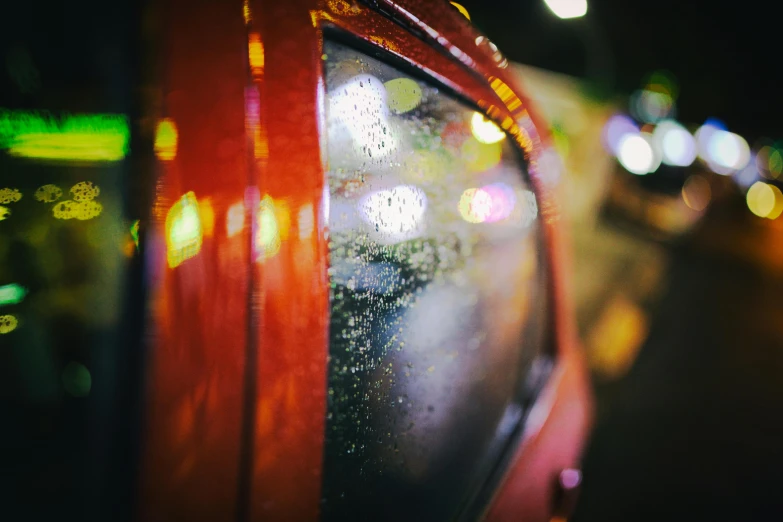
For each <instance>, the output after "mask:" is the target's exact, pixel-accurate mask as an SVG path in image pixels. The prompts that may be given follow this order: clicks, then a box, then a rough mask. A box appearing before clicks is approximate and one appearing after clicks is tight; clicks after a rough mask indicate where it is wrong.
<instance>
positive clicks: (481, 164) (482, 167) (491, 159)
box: [460, 137, 503, 172]
mask: <svg viewBox="0 0 783 522" xmlns="http://www.w3.org/2000/svg"><path fill="white" fill-rule="evenodd" d="M460 152H461V153H462V159H463V160H464V161H465V164H466V165H467V166H468V168H469V169H470V170H472V171H473V172H484V171H486V170H489V169H491V168H492V167H494V166H495V165H497V164H498V163H500V158H501V156H502V155H503V148H502V146H501V144H500V143H499V142H496V143H481V142H480V141H478V140H477V139H476V138H473V137H471V138H468V139H467V140H465V143H463V144H462V148H461V150H460Z"/></svg>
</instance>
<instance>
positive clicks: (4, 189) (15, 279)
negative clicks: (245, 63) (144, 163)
mask: <svg viewBox="0 0 783 522" xmlns="http://www.w3.org/2000/svg"><path fill="white" fill-rule="evenodd" d="M3 9H4V15H3V16H2V17H0V18H2V19H3V20H2V22H0V26H2V30H0V419H2V424H3V428H2V430H0V460H1V461H2V466H1V467H2V469H3V472H2V473H0V489H2V491H3V494H2V498H3V500H4V501H3V505H4V511H5V512H6V513H11V515H10V518H12V519H13V518H24V519H28V520H43V519H54V518H67V519H71V518H78V519H80V520H98V519H102V520H107V519H112V520H117V518H114V517H112V516H110V515H108V514H107V512H106V511H104V510H103V508H105V507H107V506H109V505H111V504H112V503H117V502H119V501H120V499H125V498H126V497H124V495H125V494H124V493H121V491H122V490H123V489H124V490H127V485H128V484H130V478H129V477H130V474H125V473H123V472H124V471H125V470H126V469H130V468H131V467H132V465H133V464H132V462H131V461H130V459H132V458H133V457H132V452H131V451H129V449H130V448H131V445H132V442H131V437H132V430H131V429H129V422H130V421H129V419H130V418H131V416H132V412H131V410H132V405H133V401H132V400H131V397H132V395H133V394H132V393H131V389H132V385H131V383H133V382H134V381H138V379H136V373H135V368H136V364H135V361H136V357H137V351H133V350H131V349H130V348H131V347H130V346H129V345H130V344H131V343H130V340H131V339H133V338H136V336H135V335H134V334H133V332H132V331H129V330H127V329H126V328H124V326H123V325H125V326H127V320H128V319H129V317H130V316H129V308H128V307H127V306H126V305H125V304H126V297H127V295H128V293H129V292H130V293H134V292H135V291H136V288H138V286H140V285H139V284H138V283H137V284H136V285H132V286H131V287H130V288H128V287H127V286H126V285H127V283H128V276H129V274H130V266H131V264H132V263H133V262H134V259H136V253H137V245H136V244H135V242H134V240H133V238H134V234H133V232H132V227H133V225H134V220H135V218H134V217H133V216H131V215H130V213H129V212H127V210H126V209H127V201H128V194H127V188H128V186H129V184H128V176H129V168H128V167H129V165H128V161H129V160H128V158H129V152H130V141H131V140H130V134H131V131H130V123H129V122H130V116H129V113H130V110H131V103H130V100H131V98H132V93H133V91H132V89H133V86H132V84H131V81H130V80H131V74H130V72H129V68H130V66H129V64H130V63H132V61H133V60H132V57H131V54H130V52H131V51H130V38H129V37H128V33H129V32H130V24H131V22H130V20H131V19H132V18H133V16H132V9H131V6H130V4H129V3H127V2H124V1H120V2H116V3H113V4H112V5H111V6H108V5H104V4H102V3H100V4H99V3H98V2H96V1H93V0H87V1H84V2H76V3H69V4H66V3H62V2H51V1H48V0H44V1H43V2H40V3H38V4H36V5H34V6H33V5H31V4H29V5H28V4H23V3H22V4H13V5H7V6H4V8H3ZM138 326H139V325H138V324H136V325H135V328H136V329H138ZM133 348H137V347H133ZM118 448H121V449H120V450H118ZM118 455H119V457H118ZM126 456H127V459H128V460H126ZM126 479H127V482H125V481H126ZM119 482H122V485H118V484H119ZM115 486H116V487H115ZM118 492H120V493H118ZM115 493H118V494H119V495H120V496H114V495H115ZM22 510H23V513H24V515H20V514H19V513H20V512H22ZM112 512H113V511H112ZM123 516H125V515H123ZM121 518H122V517H120V519H121Z"/></svg>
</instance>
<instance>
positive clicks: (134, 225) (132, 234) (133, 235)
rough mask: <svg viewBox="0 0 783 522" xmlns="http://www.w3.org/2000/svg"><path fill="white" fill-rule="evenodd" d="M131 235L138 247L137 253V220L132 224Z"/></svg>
mask: <svg viewBox="0 0 783 522" xmlns="http://www.w3.org/2000/svg"><path fill="white" fill-rule="evenodd" d="M130 235H131V238H132V239H133V243H134V244H135V245H136V252H138V251H139V220H138V219H137V220H136V221H134V222H133V223H132V224H131V227H130Z"/></svg>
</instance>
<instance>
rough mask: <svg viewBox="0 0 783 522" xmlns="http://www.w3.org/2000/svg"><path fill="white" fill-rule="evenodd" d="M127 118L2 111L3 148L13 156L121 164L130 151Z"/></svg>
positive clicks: (0, 127) (1, 132)
mask: <svg viewBox="0 0 783 522" xmlns="http://www.w3.org/2000/svg"><path fill="white" fill-rule="evenodd" d="M129 136H130V131H129V130H128V122H127V118H125V117H124V116H119V115H111V114H105V115H65V116H63V117H62V118H61V119H58V118H55V117H53V116H52V115H51V114H49V113H45V112H28V111H5V110H0V148H8V153H9V154H10V155H12V156H19V157H25V158H36V159H51V160H73V161H86V162H102V161H118V160H121V159H122V158H124V157H125V155H126V154H127V152H128V141H129Z"/></svg>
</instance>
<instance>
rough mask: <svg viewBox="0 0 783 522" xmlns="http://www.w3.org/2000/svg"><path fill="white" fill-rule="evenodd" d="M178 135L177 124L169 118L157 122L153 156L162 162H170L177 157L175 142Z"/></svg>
mask: <svg viewBox="0 0 783 522" xmlns="http://www.w3.org/2000/svg"><path fill="white" fill-rule="evenodd" d="M178 139H179V133H178V131H177V124H176V123H174V120H172V119H171V118H164V119H162V120H160V121H159V122H158V127H157V129H156V130H155V156H157V157H158V159H159V160H162V161H171V160H173V159H174V158H176V157H177V141H178Z"/></svg>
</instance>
